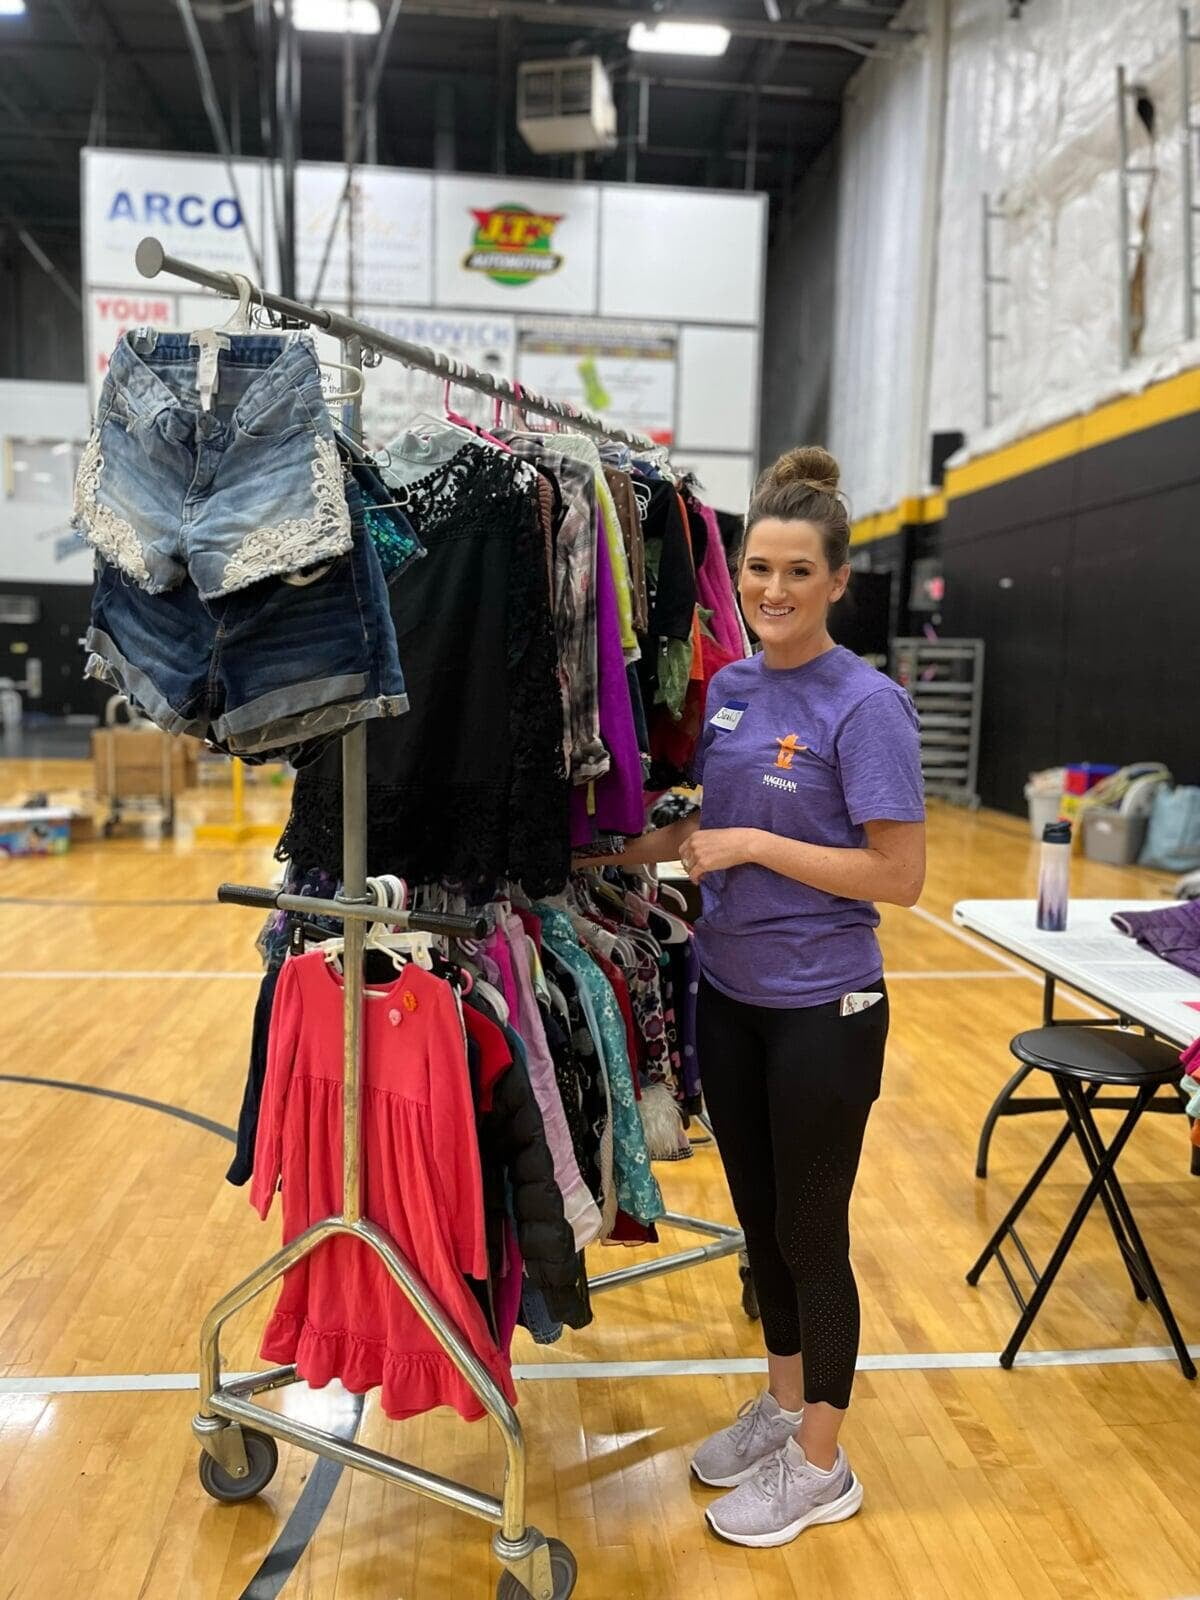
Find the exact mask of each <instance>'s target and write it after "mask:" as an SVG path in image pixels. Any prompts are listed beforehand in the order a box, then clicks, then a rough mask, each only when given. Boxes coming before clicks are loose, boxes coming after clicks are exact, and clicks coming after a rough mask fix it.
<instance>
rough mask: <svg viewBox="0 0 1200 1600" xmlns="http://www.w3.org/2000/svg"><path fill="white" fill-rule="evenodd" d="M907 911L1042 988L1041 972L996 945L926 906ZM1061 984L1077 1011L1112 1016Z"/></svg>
mask: <svg viewBox="0 0 1200 1600" xmlns="http://www.w3.org/2000/svg"><path fill="white" fill-rule="evenodd" d="M907 909H908V910H909V911H911V912H912V914H913V916H914V917H920V918H921V920H922V922H928V923H930V924H931V925H932V926H933V927H935V928H940V929H941V930H942V932H943V933H948V934H950V936H951V937H952V938H954V939H957V940H958V942H959V943H960V944H965V945H966V946H967V947H968V949H971V950H978V951H979V952H980V954H982V955H985V956H989V957H990V958H991V959H992V960H993V961H995V962H998V963H999V964H1000V966H1002V967H1007V968H1008V970H1009V972H1011V973H1012V974H1013V975H1014V976H1015V977H1018V978H1024V979H1025V981H1026V982H1027V983H1036V984H1037V986H1038V988H1039V989H1040V988H1041V987H1042V984H1043V981H1044V978H1043V974H1042V973H1041V972H1040V971H1035V970H1034V969H1033V968H1032V967H1027V966H1022V965H1021V963H1020V962H1018V961H1015V960H1013V959H1011V958H1010V957H1008V956H1006V955H1003V954H1002V953H1001V952H1000V951H999V950H998V949H997V948H996V947H995V946H994V945H990V944H988V943H987V942H986V941H985V940H983V939H976V938H974V937H973V936H972V935H971V934H969V933H964V932H963V930H962V929H961V928H956V927H955V925H954V924H953V923H952V922H947V921H946V919H945V917H939V916H938V915H937V914H936V913H935V912H933V911H926V909H925V907H924V906H909V907H908V908H907ZM1060 982H1061V983H1062V985H1063V987H1064V988H1066V989H1068V990H1070V993H1068V994H1066V995H1064V996H1063V998H1064V999H1065V1000H1066V1001H1067V1002H1068V1003H1069V1004H1070V1005H1073V1006H1074V1007H1075V1008H1076V1009H1077V1010H1079V1011H1083V1012H1086V1014H1087V1015H1088V1016H1089V1017H1108V1016H1111V1015H1112V1013H1111V1012H1109V1011H1102V1010H1101V1009H1100V1007H1099V1006H1094V1005H1093V1004H1092V1003H1091V1001H1090V1000H1084V999H1083V998H1082V997H1081V996H1079V995H1077V994H1076V993H1075V992H1074V990H1071V986H1070V984H1069V983H1067V981H1066V980H1065V979H1061V980H1060Z"/></svg>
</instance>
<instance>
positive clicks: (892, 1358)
mask: <svg viewBox="0 0 1200 1600" xmlns="http://www.w3.org/2000/svg"><path fill="white" fill-rule="evenodd" d="M1188 1349H1189V1351H1190V1352H1191V1354H1192V1355H1193V1356H1194V1357H1195V1356H1200V1344H1192V1345H1189V1346H1188ZM1176 1359H1177V1357H1176V1355H1175V1352H1174V1350H1172V1349H1171V1347H1170V1346H1169V1345H1131V1346H1128V1347H1127V1348H1123V1349H1111V1350H1109V1349H1098V1350H1030V1351H1025V1352H1022V1353H1021V1354H1020V1355H1018V1356H1017V1359H1016V1363H1015V1364H1016V1366H1017V1367H1106V1366H1132V1365H1139V1364H1141V1363H1144V1362H1156V1361H1174V1360H1176ZM993 1367H994V1368H996V1369H997V1370H999V1367H1000V1353H999V1351H998V1350H949V1351H941V1352H939V1351H936V1350H934V1351H928V1352H922V1351H915V1352H914V1351H903V1350H901V1351H897V1352H895V1353H894V1354H891V1355H874V1356H859V1358H858V1367H857V1370H858V1371H859V1372H867V1373H869V1372H955V1371H988V1370H990V1369H991V1368H993ZM766 1370H767V1363H766V1362H765V1361H764V1360H763V1359H762V1358H761V1357H759V1356H714V1357H711V1358H700V1359H697V1360H695V1361H686V1360H671V1361H551V1362H542V1363H522V1362H514V1364H513V1369H512V1371H513V1377H514V1378H519V1379H521V1380H522V1381H524V1382H533V1381H536V1382H545V1381H549V1382H559V1383H574V1382H577V1381H581V1380H591V1379H595V1380H602V1379H609V1378H723V1377H737V1376H740V1375H742V1374H755V1373H761V1372H765V1371H766ZM228 1376H230V1377H232V1376H239V1377H248V1376H250V1374H248V1373H240V1374H229V1375H228ZM198 1383H199V1380H198V1379H197V1377H196V1374H195V1373H194V1372H116V1373H95V1374H91V1375H88V1376H86V1377H70V1376H68V1377H37V1378H0V1398H2V1397H3V1396H5V1395H9V1394H13V1395H17V1394H31V1395H39V1394H46V1395H55V1394H151V1393H163V1392H175V1393H189V1392H190V1393H194V1392H195V1391H196V1389H197V1387H198Z"/></svg>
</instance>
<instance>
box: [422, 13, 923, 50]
mask: <svg viewBox="0 0 1200 1600" xmlns="http://www.w3.org/2000/svg"><path fill="white" fill-rule="evenodd" d="M404 9H405V11H406V13H407V14H408V15H409V16H426V17H456V18H458V19H460V20H470V21H475V22H489V21H492V22H494V21H497V20H499V19H501V18H504V17H518V18H520V19H521V21H523V22H532V23H535V24H537V25H538V26H540V27H543V28H594V29H600V30H607V31H616V32H618V33H628V32H629V28H630V25H631V24H632V23H634V22H638V21H642V22H655V21H660V20H662V19H663V15H664V14H663V13H661V12H657V11H652V10H641V9H634V8H630V9H629V10H627V11H626V10H622V9H621V8H620V7H618V6H605V5H597V6H590V5H548V4H545V3H540V0H406V3H405V7H404ZM670 21H672V22H687V23H709V24H711V23H714V22H719V23H720V24H721V26H722V27H724V28H728V29H729V31H730V33H733V34H736V35H738V36H739V37H741V38H744V39H762V40H766V41H770V42H774V43H776V44H809V45H825V46H827V47H829V48H830V49H835V50H849V51H851V52H852V53H853V54H854V55H860V56H869V55H877V54H883V53H884V52H883V51H882V50H880V49H878V46H879V45H880V44H881V43H882V44H884V45H886V44H887V43H889V42H890V41H892V40H895V41H897V42H900V41H901V40H904V39H910V38H913V37H915V30H914V29H911V28H892V27H889V26H888V19H887V18H886V17H884V16H883V14H882V13H881V14H880V17H879V23H878V25H877V26H875V27H862V26H861V25H857V26H849V25H847V26H843V25H842V24H841V23H835V22H830V23H821V22H790V21H784V22H772V21H771V20H770V18H769V17H767V16H762V17H743V16H732V15H725V14H720V15H711V16H703V15H701V16H697V15H696V14H694V13H691V12H687V13H685V12H681V11H679V12H677V11H672V12H671V13H670Z"/></svg>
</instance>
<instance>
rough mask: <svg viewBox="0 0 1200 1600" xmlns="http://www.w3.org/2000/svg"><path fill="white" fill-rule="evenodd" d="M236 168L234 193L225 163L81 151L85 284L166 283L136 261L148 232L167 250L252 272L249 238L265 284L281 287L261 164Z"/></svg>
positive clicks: (240, 163)
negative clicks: (148, 275)
mask: <svg viewBox="0 0 1200 1600" xmlns="http://www.w3.org/2000/svg"><path fill="white" fill-rule="evenodd" d="M233 171H234V176H235V178H236V180H237V184H236V187H237V193H236V194H235V192H234V187H233V185H231V183H230V181H229V177H228V174H227V173H226V170H225V163H224V162H223V161H217V160H213V159H211V158H209V159H205V158H203V157H198V158H196V159H191V158H190V157H188V156H178V155H161V154H158V153H157V152H155V151H124V150H122V151H116V150H85V151H84V152H83V207H84V210H83V215H84V230H83V235H84V258H83V281H84V283H85V284H90V285H94V286H96V287H102V286H105V285H112V286H115V287H122V286H129V285H134V284H140V285H141V286H142V292H143V293H146V292H149V291H148V289H147V284H148V283H153V284H158V283H160V282H161V283H166V282H169V280H168V279H165V278H164V279H161V280H160V279H153V280H147V279H144V278H142V277H140V276H139V274H138V270H137V268H136V267H135V266H134V260H133V258H134V252H135V251H136V249H137V247H138V243H139V241H140V240H142V239H144V238H145V237H146V236H147V235H148V234H152V235H153V236H154V237H155V238H156V239H159V240H160V241H161V242H162V245H163V248H164V249H165V250H166V251H167V252H168V254H170V255H176V256H180V257H182V259H183V260H185V261H194V262H195V263H196V264H197V265H199V266H203V267H214V268H217V269H219V270H221V271H224V272H245V273H248V274H249V275H250V276H252V277H254V276H256V274H255V268H254V252H253V250H252V249H251V243H253V246H254V248H255V249H257V251H258V252H259V258H260V260H261V262H262V269H263V275H264V277H265V280H266V281H265V287H266V288H268V289H274V288H276V287H278V282H277V280H278V273H277V270H276V267H277V262H276V259H275V250H274V247H273V245H272V244H271V240H272V238H273V235H272V233H271V230H270V228H269V225H268V219H267V217H266V216H265V214H264V204H265V198H266V197H265V195H264V189H263V183H262V176H261V168H260V166H259V163H258V162H256V161H236V162H234V165H233ZM239 197H240V198H239ZM258 281H262V280H261V279H259V280H258Z"/></svg>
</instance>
